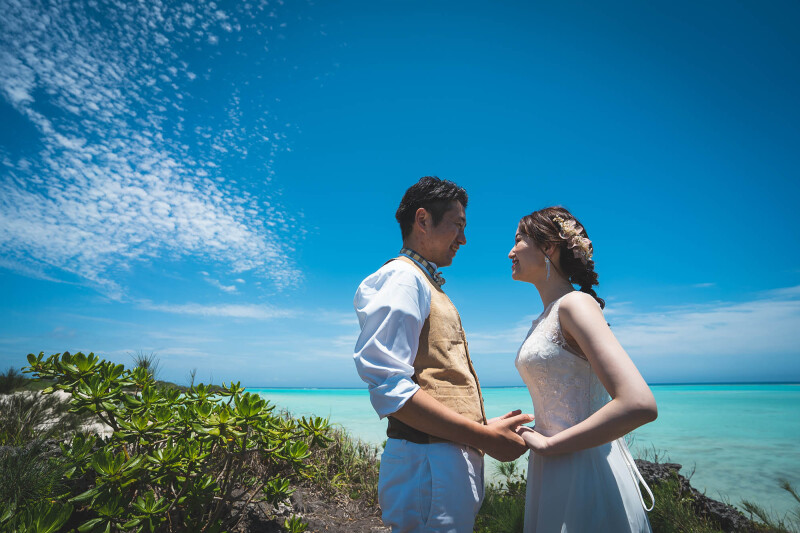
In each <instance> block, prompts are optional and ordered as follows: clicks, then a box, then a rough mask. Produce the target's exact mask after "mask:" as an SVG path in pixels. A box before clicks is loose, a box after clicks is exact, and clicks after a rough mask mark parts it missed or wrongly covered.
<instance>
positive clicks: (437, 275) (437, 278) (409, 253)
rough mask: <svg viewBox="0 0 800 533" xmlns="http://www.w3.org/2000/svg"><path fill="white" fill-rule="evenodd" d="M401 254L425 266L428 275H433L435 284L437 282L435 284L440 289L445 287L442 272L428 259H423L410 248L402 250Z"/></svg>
mask: <svg viewBox="0 0 800 533" xmlns="http://www.w3.org/2000/svg"><path fill="white" fill-rule="evenodd" d="M400 254H401V255H405V256H406V257H410V258H411V259H413V260H414V261H416V262H417V263H419V264H420V265H422V266H424V267H425V270H427V271H428V274H430V275H431V278H432V279H433V281H434V282H435V283H436V284H437V285H438V286H439V287H441V286H442V285H444V283H445V280H444V278H443V277H442V273H441V272H439V271H438V270H437V269H436V266H435V265H434V264H433V263H431V262H430V261H428V260H427V259H425V258H424V257H422V256H421V255H419V254H418V253H417V252H415V251H414V250H412V249H410V248H403V249H401V250H400Z"/></svg>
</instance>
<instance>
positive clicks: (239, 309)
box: [138, 302, 297, 320]
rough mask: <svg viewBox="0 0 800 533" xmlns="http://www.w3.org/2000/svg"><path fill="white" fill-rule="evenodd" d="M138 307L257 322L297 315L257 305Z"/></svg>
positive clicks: (293, 312)
mask: <svg viewBox="0 0 800 533" xmlns="http://www.w3.org/2000/svg"><path fill="white" fill-rule="evenodd" d="M138 307H139V308H140V309H145V310H148V311H161V312H163V313H171V314H177V315H194V316H204V317H225V318H248V319H255V320H272V319H275V318H289V317H293V316H296V315H297V313H296V312H295V311H292V310H288V309H278V308H275V307H271V306H268V305H256V304H242V305H239V304H211V305H204V304H197V303H187V304H154V303H151V302H141V303H139V305H138Z"/></svg>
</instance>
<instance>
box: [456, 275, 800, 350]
mask: <svg viewBox="0 0 800 533" xmlns="http://www.w3.org/2000/svg"><path fill="white" fill-rule="evenodd" d="M613 305H616V304H613ZM606 316H608V317H609V320H610V321H611V325H612V330H613V331H614V334H615V335H616V336H617V338H618V339H619V341H620V343H622V345H623V347H625V349H626V350H627V351H628V353H630V354H631V356H632V357H634V358H635V359H637V360H645V359H652V358H660V357H669V356H673V355H676V354H681V355H698V356H701V357H703V356H736V355H747V356H754V355H759V354H791V353H796V352H797V340H796V338H795V337H794V332H795V330H796V329H797V325H798V324H800V286H797V287H786V288H781V289H775V290H770V291H764V292H761V293H758V294H756V295H754V296H753V297H752V298H750V299H748V300H745V301H740V302H713V303H703V304H691V305H685V306H680V307H665V308H656V309H650V310H641V309H637V307H636V305H635V304H633V303H631V302H620V304H619V305H616V307H613V308H612V309H609V310H608V312H606ZM533 318H534V317H526V318H525V319H524V320H522V321H520V322H519V323H518V324H516V325H515V326H513V327H511V328H508V329H505V330H501V331H494V332H482V331H477V332H474V333H470V332H468V335H467V338H468V340H469V342H470V350H471V351H472V352H474V353H484V354H508V353H514V352H516V351H517V349H518V348H519V346H520V344H522V341H523V340H524V338H525V335H526V333H527V332H528V329H529V328H530V325H531V319H533Z"/></svg>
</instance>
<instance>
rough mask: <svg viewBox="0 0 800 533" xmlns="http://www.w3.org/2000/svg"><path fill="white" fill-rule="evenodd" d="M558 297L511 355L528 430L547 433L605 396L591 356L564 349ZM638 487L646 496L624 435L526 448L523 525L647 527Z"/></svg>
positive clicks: (571, 529)
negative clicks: (583, 445) (573, 445)
mask: <svg viewBox="0 0 800 533" xmlns="http://www.w3.org/2000/svg"><path fill="white" fill-rule="evenodd" d="M559 302H560V299H559V300H556V301H554V302H553V303H551V304H550V305H549V306H548V307H547V308H546V309H545V310H544V312H543V313H542V314H541V316H540V317H539V318H537V319H536V320H535V321H534V322H533V326H532V327H531V329H530V331H529V332H528V336H527V337H526V339H525V342H523V344H522V346H521V347H520V349H519V352H518V353H517V359H516V361H515V364H516V367H517V370H519V373H520V374H521V375H522V380H523V381H524V382H525V384H526V385H527V386H528V390H529V391H530V394H531V399H532V401H533V408H534V415H535V416H536V424H535V426H534V429H535V431H537V432H539V433H541V434H542V435H545V436H552V435H555V434H556V433H558V432H560V431H563V430H564V429H566V428H568V427H570V426H574V425H575V424H577V423H579V422H581V421H582V420H584V419H586V418H587V417H589V416H590V415H591V414H592V413H594V412H595V411H597V410H598V409H600V408H601V407H602V406H603V405H605V404H606V403H607V402H608V401H609V400H610V397H609V395H608V392H606V389H605V387H603V384H602V383H601V382H600V380H599V379H598V378H597V375H596V374H595V373H594V371H593V370H592V367H591V365H590V364H589V362H588V361H586V360H585V359H583V358H582V357H580V356H578V355H576V354H575V353H573V352H572V351H570V349H569V348H568V346H567V343H566V341H565V340H564V336H563V334H562V332H561V324H560V321H559V318H558V306H559ZM640 483H641V485H640ZM640 486H643V487H644V488H645V489H646V490H647V492H648V493H649V495H650V501H652V493H651V492H650V489H649V488H648V487H647V485H646V484H645V483H644V480H643V479H642V478H641V475H640V474H639V471H638V469H637V468H636V464H635V463H634V462H633V458H632V457H631V454H630V452H629V451H628V447H627V445H626V444H625V441H624V440H623V439H617V440H615V441H613V442H611V443H609V444H604V445H602V446H597V447H596V448H589V449H586V450H581V451H579V452H575V453H569V454H563V455H553V456H540V455H536V454H535V453H533V452H530V456H529V458H528V488H527V493H526V497H525V498H526V502H525V532H526V533H531V532H536V533H554V532H564V533H567V532H568V533H595V532H606V531H607V532H613V533H619V532H645V531H646V532H650V531H651V529H650V523H649V521H648V520H647V513H646V512H645V509H644V500H643V498H642V494H641V489H640Z"/></svg>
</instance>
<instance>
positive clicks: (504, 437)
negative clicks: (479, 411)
mask: <svg viewBox="0 0 800 533" xmlns="http://www.w3.org/2000/svg"><path fill="white" fill-rule="evenodd" d="M520 413H522V411H520V410H519V409H517V410H516V411H511V412H509V413H506V414H504V415H503V416H500V417H497V418H492V419H491V420H489V422H488V423H487V425H486V431H487V435H486V439H485V444H483V446H482V449H483V451H485V452H486V453H488V454H489V455H491V456H492V457H494V458H495V459H497V460H498V461H503V462H505V461H513V460H514V459H516V458H517V457H519V456H520V455H522V454H523V453H525V452H526V451H528V447H527V446H526V444H525V441H524V440H523V439H522V437H521V436H520V435H518V434H517V429H518V428H519V427H520V426H521V425H522V424H527V423H529V422H532V421H533V415H528V414H524V415H523V414H520Z"/></svg>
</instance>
